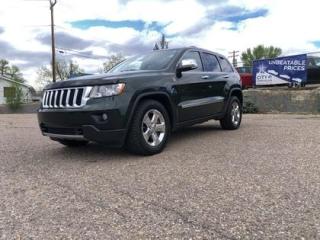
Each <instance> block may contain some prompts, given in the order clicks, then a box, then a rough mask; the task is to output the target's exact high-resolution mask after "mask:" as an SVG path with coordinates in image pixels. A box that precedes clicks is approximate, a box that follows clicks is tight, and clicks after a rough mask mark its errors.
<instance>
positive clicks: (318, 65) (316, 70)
mask: <svg viewBox="0 0 320 240" xmlns="http://www.w3.org/2000/svg"><path fill="white" fill-rule="evenodd" d="M307 74H308V76H307V84H320V57H315V56H308V67H307Z"/></svg>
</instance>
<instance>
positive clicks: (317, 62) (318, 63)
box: [314, 58, 320, 67]
mask: <svg viewBox="0 0 320 240" xmlns="http://www.w3.org/2000/svg"><path fill="white" fill-rule="evenodd" d="M314 64H315V65H316V66H317V67H320V58H314Z"/></svg>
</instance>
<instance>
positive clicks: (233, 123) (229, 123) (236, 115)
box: [220, 96, 242, 130]
mask: <svg viewBox="0 0 320 240" xmlns="http://www.w3.org/2000/svg"><path fill="white" fill-rule="evenodd" d="M241 120H242V106H241V103H240V101H239V99H238V98H237V97H236V96H233V97H231V99H230V103H229V106H228V109H227V112H226V115H225V116H224V117H223V119H221V120H220V125H221V127H222V128H223V129H225V130H236V129H238V128H239V127H240V124H241Z"/></svg>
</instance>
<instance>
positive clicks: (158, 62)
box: [38, 48, 243, 155]
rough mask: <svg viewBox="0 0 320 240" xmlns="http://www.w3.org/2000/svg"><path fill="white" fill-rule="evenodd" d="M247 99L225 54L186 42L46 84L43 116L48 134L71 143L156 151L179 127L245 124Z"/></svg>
mask: <svg viewBox="0 0 320 240" xmlns="http://www.w3.org/2000/svg"><path fill="white" fill-rule="evenodd" d="M242 102H243V98H242V92H241V83H240V77H239V74H238V73H237V72H236V70H235V69H234V68H233V67H232V65H231V64H230V63H229V62H228V60H227V59H226V58H225V57H223V56H222V55H220V54H217V53H212V52H209V51H206V50H203V49H198V48H181V49H170V50H159V51H153V52H150V53H147V54H143V55H140V56H136V57H133V58H130V59H128V60H126V61H124V62H122V63H121V64H119V65H117V66H116V67H114V68H113V69H112V70H111V71H110V72H109V73H107V74H104V75H93V76H85V77H81V78H75V79H72V80H67V81H61V82H57V83H53V84H51V85H48V86H47V87H46V88H45V92H44V96H43V101H42V106H41V108H40V109H39V112H38V120H39V124H40V128H41V130H42V133H43V135H45V136H48V137H50V138H51V139H52V140H55V141H58V142H60V143H62V144H64V145H66V146H83V145H85V144H87V143H88V142H89V141H94V142H99V143H103V144H107V145H112V146H118V147H121V146H125V147H126V148H127V149H128V150H130V151H131V152H134V153H138V154H143V155H151V154H155V153H159V152H161V151H162V150H163V148H164V147H165V145H166V143H167V141H168V139H169V137H170V133H171V132H172V131H174V130H176V129H178V128H181V127H185V126H190V125H193V124H196V123H202V122H205V121H207V120H210V119H216V120H219V121H220V124H221V126H222V128H223V129H228V130H234V129H237V128H239V126H240V124H241V118H242Z"/></svg>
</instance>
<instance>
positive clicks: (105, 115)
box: [102, 113, 108, 121]
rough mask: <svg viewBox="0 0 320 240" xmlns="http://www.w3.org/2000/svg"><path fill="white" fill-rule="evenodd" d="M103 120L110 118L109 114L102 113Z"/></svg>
mask: <svg viewBox="0 0 320 240" xmlns="http://www.w3.org/2000/svg"><path fill="white" fill-rule="evenodd" d="M102 120H103V121H106V120H108V115H107V114H106V113H104V114H102Z"/></svg>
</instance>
